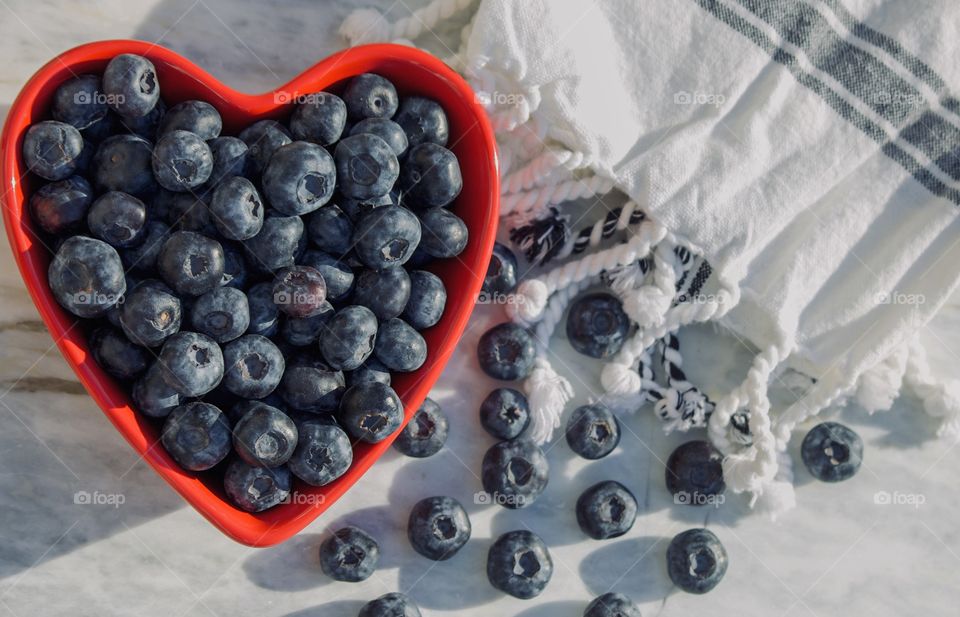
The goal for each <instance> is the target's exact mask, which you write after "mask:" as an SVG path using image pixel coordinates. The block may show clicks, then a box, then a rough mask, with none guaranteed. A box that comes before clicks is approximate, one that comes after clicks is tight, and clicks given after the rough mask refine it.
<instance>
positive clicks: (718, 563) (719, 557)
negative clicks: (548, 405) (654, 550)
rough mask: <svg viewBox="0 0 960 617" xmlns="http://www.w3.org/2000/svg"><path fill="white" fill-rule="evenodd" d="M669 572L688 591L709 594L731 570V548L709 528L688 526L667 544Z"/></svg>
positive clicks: (675, 582)
mask: <svg viewBox="0 0 960 617" xmlns="http://www.w3.org/2000/svg"><path fill="white" fill-rule="evenodd" d="M667 572H668V573H669V574H670V580H672V581H673V584H674V585H676V586H677V587H679V588H680V589H682V590H684V591H686V592H688V593H707V592H708V591H710V590H711V589H713V588H714V587H716V586H717V583H719V582H720V581H721V579H723V575H724V574H726V572H727V551H726V549H725V548H723V544H721V543H720V539H719V538H717V536H716V535H714V533H713V532H712V531H710V530H708V529H688V530H687V531H684V532H683V533H680V534H677V535H676V536H675V537H674V538H673V540H671V541H670V546H668V547H667Z"/></svg>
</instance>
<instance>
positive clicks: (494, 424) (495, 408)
mask: <svg viewBox="0 0 960 617" xmlns="http://www.w3.org/2000/svg"><path fill="white" fill-rule="evenodd" d="M480 424H481V425H482V426H483V428H484V429H486V431H487V432H488V433H490V434H491V435H493V436H494V437H496V438H497V439H504V440H506V439H515V438H517V437H519V436H520V435H521V434H522V433H523V431H525V430H527V425H528V424H530V405H529V403H527V397H526V396H524V395H523V393H522V392H519V391H517V390H514V389H513V388H497V389H496V390H494V391H493V392H491V393H490V394H488V395H487V398H485V399H483V403H481V404H480Z"/></svg>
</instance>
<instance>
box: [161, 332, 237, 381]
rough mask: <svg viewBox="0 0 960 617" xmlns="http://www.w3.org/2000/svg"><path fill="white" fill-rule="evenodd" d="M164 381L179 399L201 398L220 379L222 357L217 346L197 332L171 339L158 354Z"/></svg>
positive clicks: (183, 333)
mask: <svg viewBox="0 0 960 617" xmlns="http://www.w3.org/2000/svg"><path fill="white" fill-rule="evenodd" d="M159 361H160V366H161V368H162V370H163V379H164V381H166V382H167V384H168V385H169V386H170V387H171V388H173V389H174V390H176V391H177V392H178V393H179V394H180V395H181V396H187V397H191V396H203V395H204V394H206V393H207V392H209V391H211V390H213V389H214V388H216V387H217V385H219V384H220V380H221V379H222V378H223V353H222V352H221V351H220V347H219V345H217V343H216V342H215V341H214V340H213V339H211V338H209V337H207V336H204V335H203V334H198V333H196V332H177V333H176V334H173V335H171V336H170V337H169V338H168V339H167V340H166V342H164V344H163V348H162V349H161V350H160V357H159Z"/></svg>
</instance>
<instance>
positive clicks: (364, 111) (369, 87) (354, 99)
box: [343, 73, 399, 119]
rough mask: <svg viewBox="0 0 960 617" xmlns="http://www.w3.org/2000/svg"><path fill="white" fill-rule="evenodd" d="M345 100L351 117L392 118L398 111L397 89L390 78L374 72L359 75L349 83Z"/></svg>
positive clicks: (345, 91) (345, 92)
mask: <svg viewBox="0 0 960 617" xmlns="http://www.w3.org/2000/svg"><path fill="white" fill-rule="evenodd" d="M343 102H344V103H346V104H347V113H348V114H349V115H350V117H351V118H355V119H362V118H391V117H393V114H395V113H397V106H398V105H399V100H398V97H397V90H396V88H394V87H393V84H392V83H390V81H389V80H387V79H385V78H383V77H381V76H379V75H376V74H374V73H364V74H363V75H357V76H356V77H354V78H353V79H351V80H350V83H349V84H347V89H346V90H344V92H343Z"/></svg>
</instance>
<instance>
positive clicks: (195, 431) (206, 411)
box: [160, 402, 230, 471]
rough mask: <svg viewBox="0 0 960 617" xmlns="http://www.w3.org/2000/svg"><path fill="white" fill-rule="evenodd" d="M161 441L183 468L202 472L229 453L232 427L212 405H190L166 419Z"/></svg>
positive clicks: (173, 412)
mask: <svg viewBox="0 0 960 617" xmlns="http://www.w3.org/2000/svg"><path fill="white" fill-rule="evenodd" d="M160 440H161V441H162V442H163V447H164V448H166V450H167V452H169V453H170V456H172V457H173V460H175V461H176V462H177V463H178V464H179V465H180V466H181V467H183V468H184V469H188V470H190V471H203V470H205V469H210V468H211V467H213V466H214V465H216V464H217V463H219V462H220V461H222V460H223V459H224V458H226V456H227V454H229V453H230V423H229V422H228V421H227V417H226V416H225V415H223V413H222V412H221V411H220V410H219V409H217V408H216V407H214V406H213V405H211V404H209V403H202V402H196V403H187V404H186V405H180V406H179V407H177V408H176V409H174V410H173V411H172V412H170V415H169V416H167V420H166V422H164V424H163V431H162V433H161V435H160Z"/></svg>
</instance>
